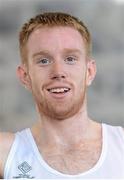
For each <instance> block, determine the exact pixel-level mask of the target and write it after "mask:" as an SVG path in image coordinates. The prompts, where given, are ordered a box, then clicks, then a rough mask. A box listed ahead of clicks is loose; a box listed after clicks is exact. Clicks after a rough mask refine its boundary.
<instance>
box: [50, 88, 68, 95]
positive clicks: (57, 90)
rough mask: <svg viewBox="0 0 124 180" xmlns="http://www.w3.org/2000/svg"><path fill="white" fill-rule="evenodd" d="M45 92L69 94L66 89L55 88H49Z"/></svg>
mask: <svg viewBox="0 0 124 180" xmlns="http://www.w3.org/2000/svg"><path fill="white" fill-rule="evenodd" d="M47 90H48V91H49V92H50V93H53V94H65V93H67V92H69V91H70V90H71V89H70V88H68V87H56V88H50V89H47Z"/></svg>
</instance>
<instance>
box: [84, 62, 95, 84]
mask: <svg viewBox="0 0 124 180" xmlns="http://www.w3.org/2000/svg"><path fill="white" fill-rule="evenodd" d="M95 76H96V63H95V60H93V59H89V60H87V80H86V83H87V86H90V85H91V83H92V81H93V80H94V78H95Z"/></svg>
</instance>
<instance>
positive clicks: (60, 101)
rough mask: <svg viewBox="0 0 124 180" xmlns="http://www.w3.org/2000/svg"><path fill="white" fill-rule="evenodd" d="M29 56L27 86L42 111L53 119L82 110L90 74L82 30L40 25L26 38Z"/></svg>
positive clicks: (66, 116) (68, 115) (62, 117)
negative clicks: (40, 26)
mask: <svg viewBox="0 0 124 180" xmlns="http://www.w3.org/2000/svg"><path fill="white" fill-rule="evenodd" d="M27 58H28V71H27V70H26V73H27V75H28V87H29V86H30V89H31V91H32V94H33V96H34V98H35V101H36V103H37V106H38V108H39V110H40V112H41V113H43V114H45V115H46V116H48V117H51V118H54V119H65V118H68V117H71V116H73V115H74V114H76V113H77V112H79V110H80V109H81V107H82V106H83V104H84V102H85V90H86V86H87V85H88V83H89V77H90V70H89V69H88V67H87V65H88V63H89V61H88V60H87V59H86V49H85V43H84V41H83V38H82V36H81V35H80V33H79V32H78V31H77V30H75V29H73V28H70V27H53V28H48V27H44V28H39V29H37V30H35V31H34V32H33V33H32V34H31V35H30V37H29V40H28V42H27Z"/></svg>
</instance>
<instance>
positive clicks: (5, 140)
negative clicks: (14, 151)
mask: <svg viewBox="0 0 124 180" xmlns="http://www.w3.org/2000/svg"><path fill="white" fill-rule="evenodd" d="M14 137H15V135H14V133H3V132H2V133H0V177H2V176H3V171H4V166H5V162H6V159H7V156H8V153H9V151H10V148H11V146H12V144H13V141H14Z"/></svg>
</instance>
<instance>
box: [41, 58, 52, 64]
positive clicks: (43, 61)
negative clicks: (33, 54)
mask: <svg viewBox="0 0 124 180" xmlns="http://www.w3.org/2000/svg"><path fill="white" fill-rule="evenodd" d="M51 63H52V61H51V60H50V59H47V58H41V59H39V60H38V64H40V65H43V66H45V65H48V64H51Z"/></svg>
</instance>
